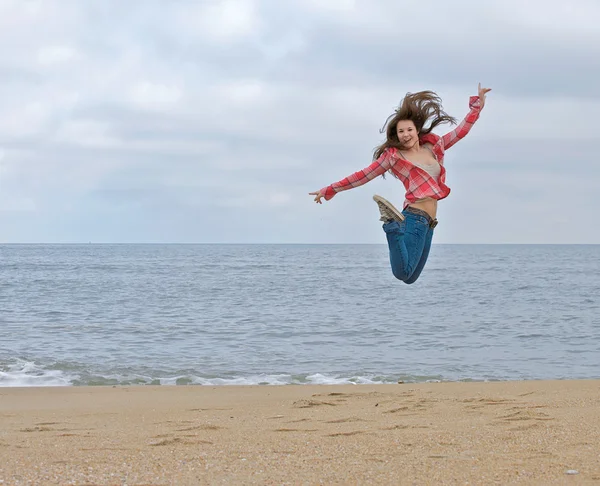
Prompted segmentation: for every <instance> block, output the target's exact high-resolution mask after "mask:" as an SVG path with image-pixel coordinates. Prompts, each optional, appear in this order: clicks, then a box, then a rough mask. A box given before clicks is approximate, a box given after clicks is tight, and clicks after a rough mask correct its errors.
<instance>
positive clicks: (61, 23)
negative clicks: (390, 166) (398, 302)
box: [0, 0, 600, 244]
mask: <svg viewBox="0 0 600 486" xmlns="http://www.w3.org/2000/svg"><path fill="white" fill-rule="evenodd" d="M599 23H600V2H598V1H597V0H571V1H570V2H565V1H556V0H544V1H542V0H528V1H526V2H525V1H522V0H486V1H485V2H482V1H474V0H453V1H452V2H442V1H427V0H419V1H412V0H405V1H399V0H193V1H192V0H170V1H169V2H166V1H163V0H128V1H127V2H122V1H120V0H86V1H85V2H82V1H81V0H0V88H1V90H2V95H1V96H0V243H87V242H92V243H381V244H384V243H385V235H384V233H383V231H382V229H381V222H380V221H379V213H378V210H377V206H376V204H375V203H374V202H373V200H372V196H373V194H380V195H382V196H384V197H386V198H387V199H389V200H391V201H392V202H393V203H395V204H396V205H397V206H401V205H402V202H403V200H404V187H403V185H402V183H401V182H400V181H398V180H396V179H394V178H393V177H391V176H388V177H386V178H385V179H383V178H378V179H376V180H374V181H371V182H369V183H368V184H366V185H364V186H361V187H359V188H355V189H352V190H350V191H346V192H342V193H340V194H338V195H336V196H335V197H334V198H333V199H332V200H330V201H328V202H326V203H324V204H323V205H318V204H315V203H314V201H313V198H312V197H311V196H309V195H308V193H309V192H312V191H316V190H318V189H321V188H322V187H324V186H327V185H328V184H331V183H333V182H336V181H338V180H340V179H342V178H343V177H345V176H347V175H350V174H352V173H354V172H356V171H358V170H360V169H363V168H365V167H367V166H368V165H369V164H370V163H371V160H372V154H373V149H374V148H375V147H376V146H377V145H379V144H380V143H381V142H382V141H383V138H382V137H383V135H382V134H381V133H380V129H381V127H382V126H383V124H384V122H385V120H386V119H387V117H388V116H389V115H390V114H391V113H392V112H393V110H394V108H395V107H396V106H397V105H398V103H399V102H400V100H401V99H402V97H403V96H404V95H405V94H406V93H407V92H415V91H421V90H425V89H431V90H433V91H435V92H437V93H438V94H439V95H440V97H441V98H442V100H443V105H444V108H445V110H446V111H447V112H448V113H450V114H451V115H453V116H454V117H456V118H458V119H459V120H460V119H462V118H463V117H464V116H465V115H466V114H467V112H468V100H469V96H472V95H475V94H477V85H478V83H479V82H481V83H482V85H483V86H485V87H490V88H492V91H491V92H490V93H489V94H488V97H487V101H486V106H485V108H484V110H483V112H482V113H481V117H480V119H479V120H478V121H477V123H476V125H475V126H474V127H473V129H472V131H471V133H469V134H468V135H467V137H465V138H464V139H463V140H461V141H460V142H459V143H458V144H457V145H455V146H454V147H452V148H451V149H450V150H448V152H447V153H446V158H445V165H446V169H447V179H446V182H447V184H448V185H449V186H450V188H451V190H452V192H451V194H450V196H449V197H448V198H446V199H444V200H442V201H440V203H439V209H438V220H439V222H440V223H439V225H438V226H437V228H436V234H435V240H434V241H435V243H502V244H503V243H524V244H528V243H561V244H562V243H584V244H598V243H600V225H598V224H596V221H597V219H598V216H597V212H598V209H599V205H598V201H597V199H596V197H595V196H596V193H597V190H598V187H599V185H600V184H599V183H600V158H599V157H598V155H597V154H596V153H595V149H596V148H597V147H600V136H599V135H598V113H599V111H600V90H599V89H598V80H599V79H600V29H599V28H598V24H599ZM451 129H452V126H450V125H442V126H441V127H438V128H437V129H436V130H435V132H436V133H438V134H443V133H445V132H446V131H449V130H451Z"/></svg>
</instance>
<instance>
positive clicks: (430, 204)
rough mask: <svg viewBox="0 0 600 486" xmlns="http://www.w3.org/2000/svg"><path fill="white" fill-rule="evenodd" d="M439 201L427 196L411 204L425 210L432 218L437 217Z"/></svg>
mask: <svg viewBox="0 0 600 486" xmlns="http://www.w3.org/2000/svg"><path fill="white" fill-rule="evenodd" d="M437 203H438V202H437V200H436V199H433V198H431V197H426V198H424V199H419V200H418V201H415V202H414V203H410V204H409V206H410V207H413V208H417V209H420V210H421V211H425V212H426V213H427V214H429V216H431V218H432V219H435V218H436V215H437Z"/></svg>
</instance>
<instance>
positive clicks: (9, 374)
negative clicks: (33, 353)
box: [0, 359, 77, 387]
mask: <svg viewBox="0 0 600 486" xmlns="http://www.w3.org/2000/svg"><path fill="white" fill-rule="evenodd" d="M76 378H77V377H75V376H70V375H69V374H67V373H65V372H64V371H60V370H48V369H44V368H43V367H41V366H39V365H37V364H36V363H34V362H31V361H25V360H21V359H16V360H15V361H14V363H9V364H4V365H2V366H1V367H0V387H20V386H23V387H29V386H71V385H72V384H73V383H72V381H73V380H74V379H76Z"/></svg>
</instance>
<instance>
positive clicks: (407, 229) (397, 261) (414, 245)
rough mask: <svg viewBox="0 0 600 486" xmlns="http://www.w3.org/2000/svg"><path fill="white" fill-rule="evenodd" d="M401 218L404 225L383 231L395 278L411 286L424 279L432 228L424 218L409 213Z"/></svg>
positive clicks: (392, 224)
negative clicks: (423, 272)
mask: <svg viewBox="0 0 600 486" xmlns="http://www.w3.org/2000/svg"><path fill="white" fill-rule="evenodd" d="M407 209H408V208H407ZM402 214H403V215H404V217H405V219H404V221H402V222H401V223H399V222H398V221H392V222H390V223H385V224H384V225H383V231H385V235H386V236H387V240H388V246H389V249H390V264H391V265H392V273H393V274H394V277H396V278H397V279H398V280H402V281H403V282H404V283H407V284H412V283H414V282H416V280H417V279H418V278H419V276H420V275H421V272H422V271H423V267H424V266H425V263H426V262H427V257H429V249H430V248H431V239H432V238H433V228H431V227H430V224H429V221H428V220H427V218H426V217H425V216H423V215H420V214H415V213H413V212H410V211H407V210H406V209H405V210H404V211H402Z"/></svg>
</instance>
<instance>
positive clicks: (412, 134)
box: [396, 120, 419, 150]
mask: <svg viewBox="0 0 600 486" xmlns="http://www.w3.org/2000/svg"><path fill="white" fill-rule="evenodd" d="M396 135H398V140H399V141H400V143H401V144H402V145H403V146H404V148H405V149H407V150H409V149H411V148H413V147H414V145H415V144H416V143H417V142H418V141H419V133H418V132H417V128H416V127H415V124H414V123H413V121H412V120H400V121H399V122H398V124H397V125H396Z"/></svg>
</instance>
